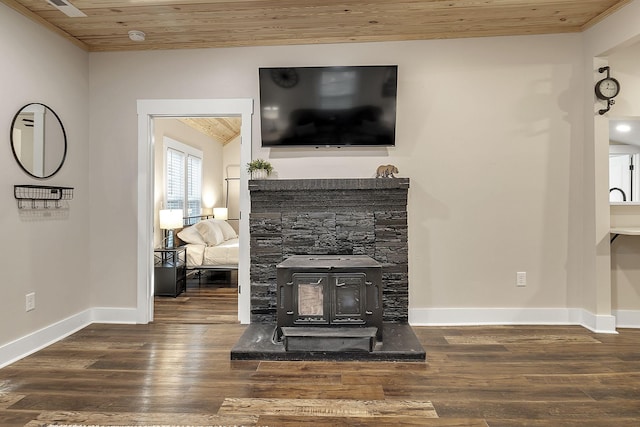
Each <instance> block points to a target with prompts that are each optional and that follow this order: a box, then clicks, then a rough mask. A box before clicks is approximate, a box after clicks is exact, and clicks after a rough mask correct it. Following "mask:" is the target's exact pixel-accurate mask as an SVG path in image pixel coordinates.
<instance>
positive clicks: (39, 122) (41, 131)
mask: <svg viewBox="0 0 640 427" xmlns="http://www.w3.org/2000/svg"><path fill="white" fill-rule="evenodd" d="M11 149H12V150H13V156H14V157H15V158H16V160H17V162H18V164H19V165H20V167H21V168H22V169H23V170H24V171H25V172H26V173H28V174H29V175H31V176H33V177H35V178H49V177H52V176H53V175H55V174H56V173H57V172H58V171H59V170H60V168H61V167H62V164H63V163H64V160H65V158H66V157H67V134H66V133H65V131H64V126H62V121H61V120H60V117H58V115H57V114H56V113H55V112H54V111H53V110H52V109H51V108H49V107H47V106H46V105H44V104H40V103H32V104H27V105H25V106H24V107H22V108H21V109H20V111H18V113H17V114H16V115H15V117H14V118H13V122H12V123H11Z"/></svg>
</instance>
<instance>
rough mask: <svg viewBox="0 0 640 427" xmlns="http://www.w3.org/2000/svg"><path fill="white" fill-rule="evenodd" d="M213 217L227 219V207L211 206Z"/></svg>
mask: <svg viewBox="0 0 640 427" xmlns="http://www.w3.org/2000/svg"><path fill="white" fill-rule="evenodd" d="M213 217H214V218H215V219H223V220H225V221H226V220H227V219H229V210H228V209H227V208H213Z"/></svg>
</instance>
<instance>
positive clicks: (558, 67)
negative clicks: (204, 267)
mask: <svg viewBox="0 0 640 427" xmlns="http://www.w3.org/2000/svg"><path fill="white" fill-rule="evenodd" d="M386 63H391V64H398V65H399V82H398V84H399V88H398V123H397V145H396V147H395V148H389V149H382V150H381V149H377V150H371V149H369V150H367V149H365V150H346V149H340V150H338V149H325V150H315V149H314V150H288V151H276V150H268V149H261V148H260V142H259V132H258V130H259V120H258V116H257V115H255V116H254V135H253V141H252V144H253V152H254V155H253V157H254V158H255V157H262V158H267V159H269V160H270V161H271V162H272V163H273V164H274V166H275V169H276V171H277V176H278V177H279V178H311V177H313V178H316V177H372V176H373V175H374V172H375V169H376V167H377V166H378V165H380V164H387V163H393V164H395V165H397V166H398V168H399V169H400V175H401V176H408V177H410V178H411V188H410V190H409V212H410V214H409V215H410V217H409V229H410V232H409V233H410V234H409V240H410V266H409V268H410V299H411V306H412V308H413V309H425V308H434V307H436V308H450V307H458V308H459V307H486V308H495V307H512V308H523V307H524V308H526V307H530V308H538V307H545V308H554V307H567V304H568V303H567V293H568V290H567V284H568V283H569V282H570V281H571V280H576V281H579V278H576V276H579V274H580V273H579V269H578V267H579V265H578V263H577V262H576V261H575V260H572V259H571V256H570V254H571V252H572V251H579V247H570V235H571V234H572V233H575V231H574V228H576V227H577V228H580V226H579V225H578V224H580V219H579V218H578V219H574V218H572V221H570V214H571V213H573V211H575V208H572V207H571V200H572V192H579V191H580V185H581V180H580V179H579V178H580V173H581V170H580V165H579V164H575V163H574V162H575V160H576V156H575V155H574V154H575V153H576V152H578V153H579V152H580V147H579V145H580V137H581V131H580V129H582V127H583V121H582V115H581V111H582V103H583V95H582V86H581V82H582V75H583V73H582V57H581V36H580V35H578V34H572V35H558V36H535V37H533V36H532V37H502V38H484V39H469V40H468V39H465V40H436V41H417V42H398V43H370V44H340V45H318V46H283V47H260V48H237V49H235V48H234V49H203V50H184V51H160V52H157V51H153V52H152V51H149V52H127V53H92V54H91V55H90V64H91V77H92V79H91V93H92V97H91V100H92V102H91V112H92V129H91V141H92V144H93V146H94V148H95V150H96V151H95V152H94V153H93V158H94V159H99V158H109V157H110V156H112V155H113V153H115V152H119V151H121V150H127V151H128V152H130V153H131V158H130V159H128V160H127V161H126V162H125V163H124V164H123V165H122V172H121V173H120V174H118V175H117V176H115V177H112V176H110V174H109V173H108V172H109V168H108V167H107V166H106V165H104V164H100V163H99V162H95V163H94V164H93V165H92V167H93V168H95V176H96V179H95V180H94V181H93V182H92V186H93V190H94V191H96V192H103V191H104V190H105V189H106V188H107V187H110V188H111V189H112V193H111V196H110V198H111V199H112V202H113V203H108V204H107V205H106V206H102V207H101V208H100V209H98V208H94V209H93V211H92V219H94V222H93V224H95V225H92V233H93V235H95V237H96V238H95V239H93V240H92V256H91V259H92V275H91V278H92V282H93V283H94V296H95V302H96V303H97V304H100V305H106V306H112V305H114V306H119V305H124V306H129V307H131V306H134V305H135V283H134V282H135V278H136V275H135V265H136V264H135V248H136V246H135V236H136V230H137V225H136V218H135V215H134V213H135V200H136V194H135V187H133V186H132V185H131V184H132V183H133V182H135V181H134V179H135V176H136V159H135V156H136V152H135V147H136V137H137V129H136V124H137V122H136V115H135V105H136V100H137V99H153V98H254V99H256V100H257V99H258V79H257V69H258V67H259V66H277V65H335V64H386ZM256 110H257V108H256ZM112 123H117V124H118V126H112V125H111V124H112ZM577 159H578V161H580V159H581V156H577ZM106 176H109V177H110V178H109V180H108V181H107V180H106V179H105V178H104V177H106ZM116 214H117V216H118V221H117V225H118V227H117V228H114V227H109V226H108V224H113V225H115V221H114V219H113V218H114V217H115V216H116ZM107 230H108V231H107ZM576 242H577V240H576V241H574V242H572V244H575V243H576ZM114 250H117V251H118V253H119V258H120V259H119V261H120V263H119V266H118V268H117V269H115V268H113V269H110V270H109V271H108V274H101V273H102V271H101V270H102V269H103V268H104V267H103V266H102V263H101V262H100V260H101V259H103V258H104V256H106V255H107V254H110V253H113V251H114ZM516 271H526V272H527V273H528V286H527V287H525V288H516V286H515V273H516ZM107 285H109V286H107ZM107 287H108V288H109V291H108V292H107V291H106V289H107ZM114 287H115V288H116V289H114Z"/></svg>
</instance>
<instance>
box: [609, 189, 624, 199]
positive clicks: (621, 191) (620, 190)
mask: <svg viewBox="0 0 640 427" xmlns="http://www.w3.org/2000/svg"><path fill="white" fill-rule="evenodd" d="M614 190H617V191H619V192H620V193H621V194H622V201H623V202H626V201H627V195H626V194H624V191H623V190H622V188H618V187H613V188H610V189H609V194H611V192H612V191H614Z"/></svg>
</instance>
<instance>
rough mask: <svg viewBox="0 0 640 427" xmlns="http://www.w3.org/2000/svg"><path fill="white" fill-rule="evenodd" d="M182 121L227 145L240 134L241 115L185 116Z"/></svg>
mask: <svg viewBox="0 0 640 427" xmlns="http://www.w3.org/2000/svg"><path fill="white" fill-rule="evenodd" d="M179 120H180V121H181V122H183V123H185V124H186V125H188V126H191V127H192V128H194V129H195V130H197V131H199V132H202V133H203V134H205V135H207V136H210V137H211V138H213V139H215V140H217V141H220V142H221V143H222V145H227V144H228V143H229V142H231V141H233V139H234V138H236V137H238V136H240V125H241V124H242V119H241V118H240V117H184V118H181V119H179Z"/></svg>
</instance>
